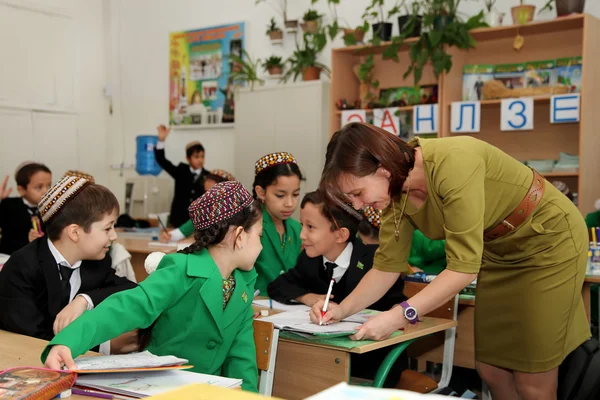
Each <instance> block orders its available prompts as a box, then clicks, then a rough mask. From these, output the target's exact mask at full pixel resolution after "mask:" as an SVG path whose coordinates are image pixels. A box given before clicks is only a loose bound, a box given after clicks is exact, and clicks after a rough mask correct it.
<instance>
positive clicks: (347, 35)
mask: <svg viewBox="0 0 600 400" xmlns="http://www.w3.org/2000/svg"><path fill="white" fill-rule="evenodd" d="M319 1H320V0H311V5H314V4H316V3H318V2H319ZM339 4H340V0H327V6H328V8H329V14H330V18H329V19H330V20H331V23H330V24H329V25H327V26H326V30H327V33H328V35H329V38H330V39H331V40H332V41H333V40H335V38H336V37H337V35H338V33H339V32H343V33H344V36H343V39H344V43H345V44H346V46H352V45H355V44H357V43H362V42H363V40H364V37H365V33H366V32H367V30H369V23H368V22H365V23H364V24H363V25H361V26H357V27H356V28H351V27H350V24H348V23H347V22H346V21H345V22H346V23H342V24H340V22H339V20H338V15H337V6H338V5H339Z"/></svg>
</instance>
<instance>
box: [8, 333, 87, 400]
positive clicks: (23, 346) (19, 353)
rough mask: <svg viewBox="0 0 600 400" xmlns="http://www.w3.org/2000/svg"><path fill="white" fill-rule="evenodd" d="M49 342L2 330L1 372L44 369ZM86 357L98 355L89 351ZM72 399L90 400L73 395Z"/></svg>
mask: <svg viewBox="0 0 600 400" xmlns="http://www.w3.org/2000/svg"><path fill="white" fill-rule="evenodd" d="M47 344H48V342H47V341H45V340H41V339H36V338H32V337H29V336H23V335H18V334H16V333H12V332H6V331H3V330H0V371H3V370H5V369H8V368H14V367H42V362H41V361H40V355H41V354H42V351H43V350H44V348H45V347H46V345H47ZM85 355H86V356H93V355H98V354H97V353H94V352H91V351H88V352H87V353H86V354H85ZM69 398H70V399H76V400H80V399H81V400H89V399H90V397H84V396H79V395H73V396H71V397H69Z"/></svg>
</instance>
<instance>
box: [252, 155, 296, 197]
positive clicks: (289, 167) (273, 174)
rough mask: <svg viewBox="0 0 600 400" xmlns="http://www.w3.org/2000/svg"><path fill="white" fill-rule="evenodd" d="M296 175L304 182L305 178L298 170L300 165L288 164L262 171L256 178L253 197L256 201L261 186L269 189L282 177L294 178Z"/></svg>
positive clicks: (253, 185)
mask: <svg viewBox="0 0 600 400" xmlns="http://www.w3.org/2000/svg"><path fill="white" fill-rule="evenodd" d="M293 175H296V176H297V177H298V179H300V180H301V181H303V180H304V176H302V172H300V168H298V164H294V163H288V164H278V165H275V166H273V167H271V168H267V169H265V170H262V171H261V172H259V173H258V175H256V176H255V177H254V183H253V184H252V195H253V196H254V198H255V199H256V198H257V197H258V196H257V195H256V187H257V186H260V187H261V188H263V189H265V190H266V189H267V187H269V186H271V185H273V184H275V182H276V181H277V178H279V177H280V176H293Z"/></svg>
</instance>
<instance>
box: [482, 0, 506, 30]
mask: <svg viewBox="0 0 600 400" xmlns="http://www.w3.org/2000/svg"><path fill="white" fill-rule="evenodd" d="M484 3H485V10H486V14H485V22H486V23H487V24H488V25H489V26H491V27H494V26H500V25H502V19H503V18H504V13H499V12H498V11H496V9H495V8H494V5H495V4H496V0H484Z"/></svg>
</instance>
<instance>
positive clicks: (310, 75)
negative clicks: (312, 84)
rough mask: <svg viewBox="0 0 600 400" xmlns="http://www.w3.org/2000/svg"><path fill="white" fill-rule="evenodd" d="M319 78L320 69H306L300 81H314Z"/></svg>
mask: <svg viewBox="0 0 600 400" xmlns="http://www.w3.org/2000/svg"><path fill="white" fill-rule="evenodd" d="M320 78H321V68H319V67H307V68H306V69H305V70H304V72H303V73H302V80H305V81H316V80H319V79H320Z"/></svg>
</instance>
